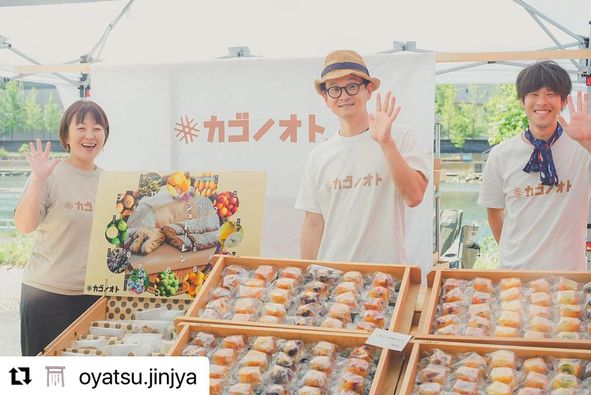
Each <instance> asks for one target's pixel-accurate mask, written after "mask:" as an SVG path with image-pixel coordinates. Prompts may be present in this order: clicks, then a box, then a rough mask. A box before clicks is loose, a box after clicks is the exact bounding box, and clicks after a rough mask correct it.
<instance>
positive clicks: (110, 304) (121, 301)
mask: <svg viewBox="0 0 591 395" xmlns="http://www.w3.org/2000/svg"><path fill="white" fill-rule="evenodd" d="M190 303H191V300H190V299H159V298H134V297H126V296H103V297H101V298H100V299H99V300H97V301H96V302H95V303H94V304H93V305H92V306H90V307H89V308H88V310H86V311H85V312H84V313H83V314H82V315H81V316H80V317H78V319H77V320H76V321H74V322H73V323H72V324H71V325H70V326H68V327H67V328H66V329H65V330H64V331H63V332H62V333H61V334H60V335H59V336H58V337H56V338H55V339H54V340H53V341H52V342H51V343H50V344H49V345H48V346H47V347H45V348H44V349H43V351H41V353H40V354H39V355H43V356H57V355H60V353H61V352H62V350H64V349H65V348H68V347H70V345H71V344H72V343H73V342H74V341H75V340H77V339H79V338H80V337H81V336H84V335H87V334H88V331H89V328H90V325H91V323H92V322H93V321H101V320H124V319H130V318H131V317H132V315H133V314H134V313H135V312H136V311H137V310H139V309H153V308H159V307H164V306H167V307H168V308H169V309H173V308H177V309H178V310H186V309H187V308H188V307H189V304H190Z"/></svg>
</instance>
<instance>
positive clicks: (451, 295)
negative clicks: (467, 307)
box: [441, 288, 466, 303]
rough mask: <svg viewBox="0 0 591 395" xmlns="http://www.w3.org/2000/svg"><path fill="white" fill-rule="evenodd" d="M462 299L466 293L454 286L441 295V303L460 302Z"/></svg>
mask: <svg viewBox="0 0 591 395" xmlns="http://www.w3.org/2000/svg"><path fill="white" fill-rule="evenodd" d="M464 299H466V295H464V291H462V289H461V288H454V289H452V290H451V291H449V292H448V293H446V294H445V295H443V296H442V297H441V301H442V302H443V303H450V302H462V301H464Z"/></svg>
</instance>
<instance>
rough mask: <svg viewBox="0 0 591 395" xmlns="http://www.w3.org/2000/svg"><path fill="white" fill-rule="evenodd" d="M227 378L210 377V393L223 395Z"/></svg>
mask: <svg viewBox="0 0 591 395" xmlns="http://www.w3.org/2000/svg"><path fill="white" fill-rule="evenodd" d="M225 382H226V380H225V379H214V378H210V379H209V394H210V395H222V393H223V392H224V383H225Z"/></svg>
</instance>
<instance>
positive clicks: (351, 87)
mask: <svg viewBox="0 0 591 395" xmlns="http://www.w3.org/2000/svg"><path fill="white" fill-rule="evenodd" d="M361 85H367V82H362V83H357V82H351V83H350V84H347V85H346V86H331V87H330V88H328V89H325V91H326V93H328V96H330V97H332V98H333V99H338V98H339V97H341V95H342V94H343V90H344V91H345V92H347V94H348V95H349V96H355V95H356V94H358V93H359V87H360V86H361Z"/></svg>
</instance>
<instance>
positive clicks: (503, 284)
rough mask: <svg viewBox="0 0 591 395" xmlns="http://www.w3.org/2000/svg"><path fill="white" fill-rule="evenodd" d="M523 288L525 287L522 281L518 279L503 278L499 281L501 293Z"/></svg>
mask: <svg viewBox="0 0 591 395" xmlns="http://www.w3.org/2000/svg"><path fill="white" fill-rule="evenodd" d="M521 287H523V283H522V282H521V279H520V278H517V277H510V278H503V279H501V281H499V288H501V291H505V290H507V289H510V288H521Z"/></svg>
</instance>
